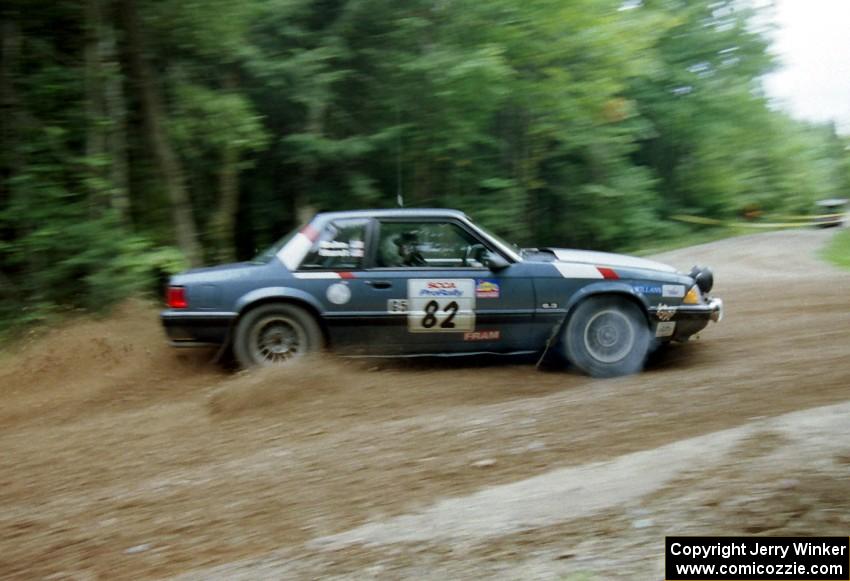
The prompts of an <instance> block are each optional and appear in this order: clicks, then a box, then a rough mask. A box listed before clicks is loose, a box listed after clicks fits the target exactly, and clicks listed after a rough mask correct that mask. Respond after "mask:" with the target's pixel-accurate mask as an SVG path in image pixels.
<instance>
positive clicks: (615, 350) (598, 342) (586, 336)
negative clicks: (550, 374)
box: [564, 296, 651, 377]
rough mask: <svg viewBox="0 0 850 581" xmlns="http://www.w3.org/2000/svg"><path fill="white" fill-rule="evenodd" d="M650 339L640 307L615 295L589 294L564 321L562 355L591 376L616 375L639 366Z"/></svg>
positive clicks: (639, 367) (644, 356)
mask: <svg viewBox="0 0 850 581" xmlns="http://www.w3.org/2000/svg"><path fill="white" fill-rule="evenodd" d="M650 340H651V338H650V332H649V325H648V324H647V321H646V317H645V316H644V314H643V313H642V312H641V310H640V307H638V306H637V305H635V304H634V303H632V302H630V301H628V300H626V299H621V298H618V297H613V296H600V297H591V298H589V299H587V300H585V301H583V302H582V303H580V304H579V306H578V307H576V309H575V311H573V314H572V316H570V319H569V321H568V322H567V326H566V329H565V330H564V355H565V356H566V358H567V360H568V361H569V362H570V363H572V364H573V365H575V366H576V367H578V368H579V369H581V370H582V371H583V372H584V373H587V374H588V375H590V376H592V377H618V376H620V375H629V374H632V373H638V372H639V371H640V370H642V369H643V365H644V363H645V362H646V357H647V354H648V353H649V347H650Z"/></svg>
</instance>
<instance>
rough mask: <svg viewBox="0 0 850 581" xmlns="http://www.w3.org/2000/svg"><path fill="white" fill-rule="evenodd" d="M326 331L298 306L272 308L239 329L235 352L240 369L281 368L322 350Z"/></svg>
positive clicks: (263, 308) (249, 316)
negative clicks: (323, 334)
mask: <svg viewBox="0 0 850 581" xmlns="http://www.w3.org/2000/svg"><path fill="white" fill-rule="evenodd" d="M322 344H323V340H322V330H321V329H320V328H319V325H318V323H316V320H315V319H314V318H313V316H312V315H310V313H308V312H307V311H305V310H304V309H302V308H300V307H297V306H295V305H287V304H268V305H263V306H260V307H257V308H256V309H254V310H252V311H249V312H248V313H247V314H246V315H245V316H243V317H242V318H241V319H240V320H239V323H238V324H237V325H236V334H235V336H234V340H233V352H234V354H235V355H236V360H237V361H238V362H239V365H240V366H242V367H244V368H248V367H277V366H281V365H285V364H287V363H290V362H291V361H294V360H296V359H298V358H300V357H303V356H304V355H305V354H307V353H310V352H313V351H318V350H319V349H321V348H322Z"/></svg>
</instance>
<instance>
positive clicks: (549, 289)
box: [162, 209, 723, 377]
mask: <svg viewBox="0 0 850 581" xmlns="http://www.w3.org/2000/svg"><path fill="white" fill-rule="evenodd" d="M712 284H713V276H712V274H711V271H710V270H709V269H707V268H702V269H701V268H698V267H694V269H693V270H691V272H690V273H689V274H684V273H680V272H677V271H676V270H675V269H674V268H672V267H669V266H667V265H664V264H660V263H657V262H653V261H650V260H645V259H641V258H634V257H629V256H622V255H617V254H608V253H603V252H588V251H579V250H564V249H558V248H540V249H522V250H520V249H517V248H515V247H513V246H511V245H510V244H507V243H505V242H504V241H502V240H501V239H499V238H498V237H497V236H494V235H493V234H490V233H488V232H487V231H485V230H483V229H482V228H480V227H478V226H476V225H475V224H473V223H472V222H471V221H470V220H469V218H467V217H466V216H465V215H464V214H463V213H461V212H457V211H454V210H422V209H416V210H405V209H398V210H367V211H351V212H333V213H323V214H319V215H317V216H316V217H315V218H314V219H313V220H312V221H311V222H310V223H309V224H307V225H306V226H304V227H303V228H301V229H299V230H298V231H296V232H293V233H292V234H290V235H289V236H287V237H285V238H283V239H281V240H280V241H279V242H278V243H277V244H275V245H274V246H273V247H271V248H269V249H268V250H267V251H265V252H263V253H262V254H260V255H259V256H257V257H256V258H255V259H254V260H252V261H250V262H244V263H239V264H230V265H224V266H217V267H213V268H202V269H196V270H190V271H188V272H185V273H182V274H179V275H176V276H174V277H172V279H171V281H170V285H169V288H168V293H167V302H168V307H169V308H168V309H167V310H165V311H163V313H162V322H163V325H164V326H165V330H166V332H167V334H168V336H169V338H170V339H171V342H172V344H173V345H175V346H197V345H209V344H213V345H229V346H232V348H233V352H234V354H235V355H236V358H237V360H238V361H239V363H240V364H241V365H242V366H244V367H250V366H257V365H280V364H284V363H286V362H288V361H290V360H292V359H294V358H296V357H299V356H301V355H303V354H304V353H308V352H310V351H316V350H319V349H322V348H324V347H330V348H332V349H333V350H334V351H336V352H339V353H342V354H346V355H378V356H396V355H402V356H415V355H460V354H476V353H505V354H519V353H542V352H544V351H545V350H547V349H553V350H557V351H559V352H561V353H562V354H563V355H564V356H565V357H566V359H567V360H569V361H570V362H571V363H572V364H574V365H575V366H576V367H578V368H580V369H581V370H583V371H584V372H586V373H588V374H590V375H593V376H596V377H610V376H615V375H623V374H628V373H634V372H637V371H639V370H640V369H641V368H642V367H643V363H644V361H645V359H646V356H647V354H648V353H649V351H650V350H651V349H652V348H653V347H654V346H657V345H658V344H659V343H665V342H669V341H673V340H677V341H684V340H687V339H688V338H689V337H690V336H691V335H693V334H694V333H697V332H699V331H700V330H702V329H703V328H705V327H706V326H707V325H708V323H709V321H719V320H720V319H721V317H722V314H723V303H722V301H721V300H720V299H717V298H709V297H708V293H709V292H710V291H711V287H712Z"/></svg>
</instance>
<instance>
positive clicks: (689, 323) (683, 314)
mask: <svg viewBox="0 0 850 581" xmlns="http://www.w3.org/2000/svg"><path fill="white" fill-rule="evenodd" d="M649 312H650V315H651V319H652V321H653V323H654V327H655V329H656V337H657V338H659V339H672V340H676V341H686V340H687V339H688V338H689V337H690V336H691V335H694V334H696V333H699V332H700V331H702V330H703V329H705V328H706V327H707V326H708V324H709V323H710V322H719V321H721V320H723V314H724V307H723V299H718V298H712V299H709V300H708V302H705V303H703V304H701V305H678V306H667V305H658V306H656V307H650V309H649Z"/></svg>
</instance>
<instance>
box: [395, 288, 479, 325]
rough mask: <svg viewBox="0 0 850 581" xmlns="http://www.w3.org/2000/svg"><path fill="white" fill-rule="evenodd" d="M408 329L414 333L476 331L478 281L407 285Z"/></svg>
mask: <svg viewBox="0 0 850 581" xmlns="http://www.w3.org/2000/svg"><path fill="white" fill-rule="evenodd" d="M407 298H408V308H409V310H408V314H407V329H408V331H410V332H411V333H461V332H467V331H473V330H475V280H474V279H471V278H439V279H436V278H433V279H432V278H419V279H410V280H408V281H407Z"/></svg>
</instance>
